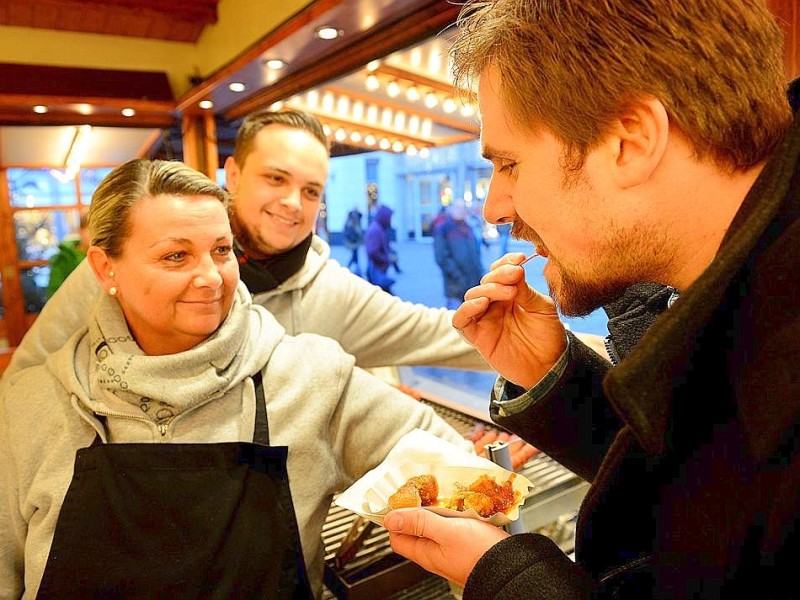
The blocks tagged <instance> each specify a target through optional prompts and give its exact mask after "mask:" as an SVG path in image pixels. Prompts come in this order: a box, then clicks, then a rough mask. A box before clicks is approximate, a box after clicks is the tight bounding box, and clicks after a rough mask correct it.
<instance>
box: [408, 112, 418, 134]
mask: <svg viewBox="0 0 800 600" xmlns="http://www.w3.org/2000/svg"><path fill="white" fill-rule="evenodd" d="M408 132H409V133H410V134H411V135H414V134H416V133H418V132H419V117H418V116H417V115H411V117H409V119H408Z"/></svg>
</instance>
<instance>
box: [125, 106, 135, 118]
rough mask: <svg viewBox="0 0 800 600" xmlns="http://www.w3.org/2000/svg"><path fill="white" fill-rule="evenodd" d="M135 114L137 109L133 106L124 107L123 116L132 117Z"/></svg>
mask: <svg viewBox="0 0 800 600" xmlns="http://www.w3.org/2000/svg"><path fill="white" fill-rule="evenodd" d="M135 114H136V111H135V110H133V109H132V108H123V109H122V116H123V117H132V116H133V115H135Z"/></svg>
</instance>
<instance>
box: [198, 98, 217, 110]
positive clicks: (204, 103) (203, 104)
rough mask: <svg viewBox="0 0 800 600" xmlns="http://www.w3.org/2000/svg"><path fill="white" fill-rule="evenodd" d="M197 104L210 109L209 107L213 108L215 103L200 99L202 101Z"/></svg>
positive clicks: (204, 108)
mask: <svg viewBox="0 0 800 600" xmlns="http://www.w3.org/2000/svg"><path fill="white" fill-rule="evenodd" d="M197 106H199V107H200V108H202V109H203V110H208V109H209V108H213V106H214V103H213V102H212V101H211V100H200V102H198V103H197Z"/></svg>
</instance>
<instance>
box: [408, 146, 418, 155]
mask: <svg viewBox="0 0 800 600" xmlns="http://www.w3.org/2000/svg"><path fill="white" fill-rule="evenodd" d="M406 154H408V155H409V156H416V154H417V147H416V146H415V145H414V144H409V145H408V146H406Z"/></svg>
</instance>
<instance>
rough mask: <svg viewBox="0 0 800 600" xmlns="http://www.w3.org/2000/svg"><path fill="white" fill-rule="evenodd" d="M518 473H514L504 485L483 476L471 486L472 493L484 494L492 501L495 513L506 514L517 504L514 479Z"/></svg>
mask: <svg viewBox="0 0 800 600" xmlns="http://www.w3.org/2000/svg"><path fill="white" fill-rule="evenodd" d="M515 477H516V473H512V474H511V475H510V476H509V478H508V479H507V480H506V481H505V483H503V484H502V485H501V484H499V483H497V482H496V481H495V480H494V478H493V477H489V476H488V475H481V476H480V477H478V479H476V480H475V481H474V482H472V484H471V485H470V486H469V490H470V491H471V492H477V493H479V494H483V495H484V496H487V497H488V498H490V499H491V501H492V504H493V511H492V513H491V514H494V513H498V512H501V513H506V512H508V511H509V510H510V509H511V507H512V506H513V505H514V504H515V503H516V501H517V499H518V498H517V496H518V492H515V491H514V478H515Z"/></svg>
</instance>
